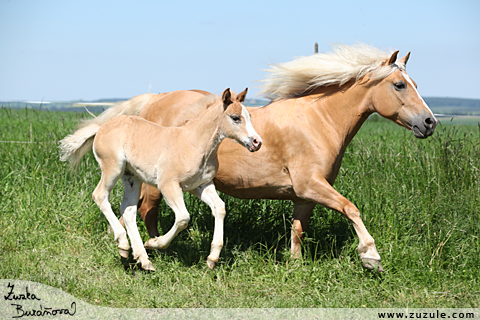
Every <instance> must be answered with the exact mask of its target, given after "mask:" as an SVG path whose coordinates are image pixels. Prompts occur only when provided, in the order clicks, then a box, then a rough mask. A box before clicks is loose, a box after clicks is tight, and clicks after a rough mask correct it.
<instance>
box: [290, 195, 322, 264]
mask: <svg viewBox="0 0 480 320" xmlns="http://www.w3.org/2000/svg"><path fill="white" fill-rule="evenodd" d="M315 205H316V203H315V202H296V203H294V205H293V223H292V245H291V251H290V253H291V255H292V258H295V259H301V258H302V248H301V244H302V240H303V238H304V237H305V230H306V229H307V224H308V219H310V215H311V214H312V211H313V208H315Z"/></svg>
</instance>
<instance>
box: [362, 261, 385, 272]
mask: <svg viewBox="0 0 480 320" xmlns="http://www.w3.org/2000/svg"><path fill="white" fill-rule="evenodd" d="M362 266H363V267H364V268H365V269H369V270H377V271H378V272H383V271H384V270H383V268H382V262H381V261H380V260H376V259H372V258H363V259H362Z"/></svg>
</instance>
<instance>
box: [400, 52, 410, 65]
mask: <svg viewBox="0 0 480 320" xmlns="http://www.w3.org/2000/svg"><path fill="white" fill-rule="evenodd" d="M408 58H410V52H409V53H408V54H407V55H406V56H405V57H403V58H402V59H400V60H398V63H399V64H403V67H406V66H407V61H408Z"/></svg>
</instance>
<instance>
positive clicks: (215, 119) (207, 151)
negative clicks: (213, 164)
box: [185, 103, 225, 159]
mask: <svg viewBox="0 0 480 320" xmlns="http://www.w3.org/2000/svg"><path fill="white" fill-rule="evenodd" d="M222 111H223V106H222V104H221V103H220V104H218V103H217V104H215V105H213V106H211V107H209V108H208V109H207V110H205V111H204V112H202V113H200V114H199V115H198V118H196V119H194V120H191V121H189V122H188V123H187V124H186V125H185V129H186V130H189V131H190V132H189V136H190V137H191V140H192V141H191V143H192V144H194V145H195V148H196V149H197V150H199V151H200V152H201V153H202V157H203V158H207V159H208V158H212V157H215V155H216V151H217V150H218V147H219V145H220V142H222V140H223V139H224V138H225V134H224V133H223V131H222V130H221V121H222V116H223V112H222Z"/></svg>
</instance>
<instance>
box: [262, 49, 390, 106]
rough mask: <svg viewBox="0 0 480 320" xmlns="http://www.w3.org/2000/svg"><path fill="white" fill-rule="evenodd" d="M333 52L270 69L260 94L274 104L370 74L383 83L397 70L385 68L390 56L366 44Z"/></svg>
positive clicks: (299, 59)
mask: <svg viewBox="0 0 480 320" xmlns="http://www.w3.org/2000/svg"><path fill="white" fill-rule="evenodd" d="M332 49H333V52H329V53H316V54H313V55H310V56H303V57H299V58H296V59H294V60H292V61H290V62H285V63H279V64H275V65H270V69H267V70H265V71H267V72H269V73H270V74H269V75H268V76H267V77H266V78H265V79H264V80H262V81H261V82H263V85H262V86H261V92H260V94H261V95H262V96H263V97H265V98H268V99H271V100H273V101H276V100H281V99H287V98H292V97H298V96H301V95H303V94H305V93H306V92H308V91H310V90H312V89H315V88H318V87H326V86H331V85H339V86H341V85H343V84H345V83H347V82H349V81H351V80H354V79H355V80H359V79H360V78H362V77H364V76H365V75H367V74H369V77H370V78H374V79H383V78H385V77H386V76H388V75H389V74H390V73H391V72H392V71H393V70H394V67H392V66H384V63H385V62H386V61H387V60H388V59H389V58H390V55H391V53H387V52H384V51H381V50H380V49H377V48H375V47H372V46H369V45H365V44H361V43H358V44H355V45H351V46H347V45H342V44H338V45H333V46H332Z"/></svg>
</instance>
